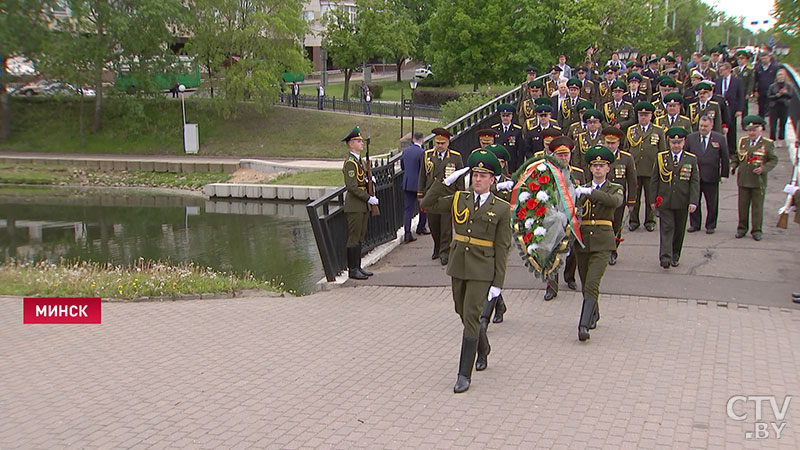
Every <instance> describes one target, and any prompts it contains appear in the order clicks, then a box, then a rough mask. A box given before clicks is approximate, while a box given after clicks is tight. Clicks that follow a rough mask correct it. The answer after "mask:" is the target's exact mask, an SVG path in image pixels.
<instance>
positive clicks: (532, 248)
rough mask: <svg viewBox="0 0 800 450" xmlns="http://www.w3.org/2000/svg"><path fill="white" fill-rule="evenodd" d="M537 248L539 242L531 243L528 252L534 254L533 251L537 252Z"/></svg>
mask: <svg viewBox="0 0 800 450" xmlns="http://www.w3.org/2000/svg"><path fill="white" fill-rule="evenodd" d="M537 248H539V244H531V245H529V246H528V254H529V255H532V254H533V252H535V251H536V249H537Z"/></svg>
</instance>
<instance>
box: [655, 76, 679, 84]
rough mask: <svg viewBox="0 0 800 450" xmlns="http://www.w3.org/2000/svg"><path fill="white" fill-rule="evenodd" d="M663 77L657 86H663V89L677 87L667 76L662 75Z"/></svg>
mask: <svg viewBox="0 0 800 450" xmlns="http://www.w3.org/2000/svg"><path fill="white" fill-rule="evenodd" d="M663 77H664V78H662V79H661V81H659V82H658V85H659V86H664V87H677V86H678V83H676V82H675V80H674V79H673V78H672V77H670V76H667V75H663Z"/></svg>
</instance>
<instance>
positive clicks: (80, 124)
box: [78, 91, 86, 150]
mask: <svg viewBox="0 0 800 450" xmlns="http://www.w3.org/2000/svg"><path fill="white" fill-rule="evenodd" d="M83 99H84V97H83V91H81V99H80V101H79V102H78V133H79V134H80V137H81V150H83V148H84V147H86V133H84V132H83Z"/></svg>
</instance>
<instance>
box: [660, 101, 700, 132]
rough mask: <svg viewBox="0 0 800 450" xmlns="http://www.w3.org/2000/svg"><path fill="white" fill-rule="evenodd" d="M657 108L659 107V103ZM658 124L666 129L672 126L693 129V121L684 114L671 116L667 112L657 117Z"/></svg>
mask: <svg viewBox="0 0 800 450" xmlns="http://www.w3.org/2000/svg"><path fill="white" fill-rule="evenodd" d="M656 108H658V106H657V105H656ZM656 125H658V126H660V127H661V128H663V129H665V130H667V129H669V128H672V127H680V128H683V129H685V130H691V129H692V121H691V120H690V119H689V118H688V117H686V116H682V115H680V114H679V115H677V116H676V117H671V116H670V115H669V114H666V113H665V114H664V115H662V116H661V117H659V118H657V119H656Z"/></svg>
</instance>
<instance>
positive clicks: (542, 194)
mask: <svg viewBox="0 0 800 450" xmlns="http://www.w3.org/2000/svg"><path fill="white" fill-rule="evenodd" d="M536 200H539V201H540V202H546V201H548V200H550V196H549V195H547V192H545V191H539V192H538V193H537V194H536Z"/></svg>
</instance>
